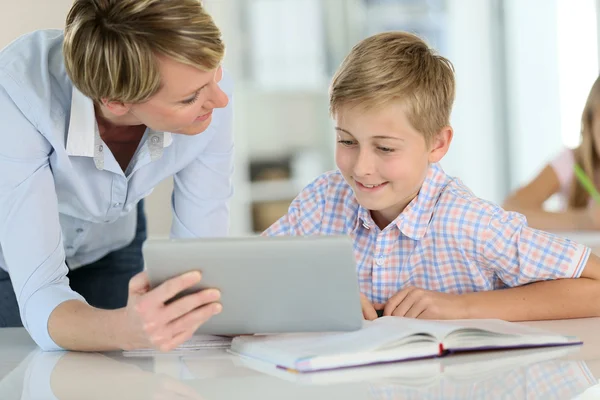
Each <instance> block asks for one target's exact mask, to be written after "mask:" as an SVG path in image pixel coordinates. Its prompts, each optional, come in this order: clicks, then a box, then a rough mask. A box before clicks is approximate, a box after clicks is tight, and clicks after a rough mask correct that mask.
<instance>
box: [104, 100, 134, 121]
mask: <svg viewBox="0 0 600 400" xmlns="http://www.w3.org/2000/svg"><path fill="white" fill-rule="evenodd" d="M102 105H103V106H104V108H106V109H107V110H108V111H110V112H111V113H113V114H114V115H116V116H117V117H122V116H123V115H126V114H127V113H128V112H129V110H131V104H126V103H122V102H120V101H114V100H108V99H102Z"/></svg>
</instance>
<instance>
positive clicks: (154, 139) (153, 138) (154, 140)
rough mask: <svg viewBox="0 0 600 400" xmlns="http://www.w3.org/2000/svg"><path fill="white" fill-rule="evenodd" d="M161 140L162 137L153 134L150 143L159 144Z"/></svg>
mask: <svg viewBox="0 0 600 400" xmlns="http://www.w3.org/2000/svg"><path fill="white" fill-rule="evenodd" d="M159 140H160V139H159V138H158V136H152V139H150V143H152V144H158V142H159Z"/></svg>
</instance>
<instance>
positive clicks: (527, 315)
mask: <svg viewBox="0 0 600 400" xmlns="http://www.w3.org/2000/svg"><path fill="white" fill-rule="evenodd" d="M459 297H462V299H461V300H463V301H464V304H465V311H466V314H467V315H466V317H467V318H499V319H504V320H509V321H530V320H544V319H567V318H584V317H599V316H600V258H598V257H597V256H596V255H594V254H592V255H590V258H589V259H588V261H587V263H586V265H585V268H584V270H583V272H582V274H581V277H580V278H577V279H558V280H554V281H543V282H535V283H530V284H528V285H525V286H520V287H514V288H509V289H503V290H494V291H489V292H478V293H467V294H463V295H459Z"/></svg>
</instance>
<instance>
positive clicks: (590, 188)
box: [575, 164, 600, 204]
mask: <svg viewBox="0 0 600 400" xmlns="http://www.w3.org/2000/svg"><path fill="white" fill-rule="evenodd" d="M575 177H576V178H577V180H578V181H579V183H581V186H583V188H584V189H585V190H586V191H587V192H588V193H589V195H590V196H591V198H592V199H594V201H595V202H596V203H598V204H600V193H598V191H597V190H596V187H595V186H594V184H593V183H592V181H591V180H590V178H589V177H588V176H587V174H586V173H585V171H584V170H583V168H581V167H580V166H579V165H577V164H575Z"/></svg>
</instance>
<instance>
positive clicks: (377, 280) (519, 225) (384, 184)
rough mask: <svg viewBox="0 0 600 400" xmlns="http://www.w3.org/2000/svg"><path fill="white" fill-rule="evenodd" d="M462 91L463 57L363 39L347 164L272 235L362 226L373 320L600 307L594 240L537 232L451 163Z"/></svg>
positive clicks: (549, 313) (350, 78) (334, 88)
mask: <svg viewBox="0 0 600 400" xmlns="http://www.w3.org/2000/svg"><path fill="white" fill-rule="evenodd" d="M454 92H455V83H454V72H453V67H452V64H451V63H450V62H449V61H448V60H447V59H445V58H443V57H441V56H439V55H436V54H435V53H434V52H433V51H432V50H431V49H429V48H428V46H427V45H426V44H425V43H424V42H423V41H422V40H421V39H419V38H418V37H416V36H414V35H412V34H408V33H404V32H387V33H381V34H378V35H375V36H372V37H369V38H367V39H365V40H363V41H362V42H360V43H359V44H357V45H356V46H355V47H354V48H353V49H352V51H351V52H350V54H349V55H348V56H347V57H346V59H345V60H344V62H343V63H342V65H341V66H340V68H339V70H338V71H337V73H336V75H335V76H334V78H333V82H332V85H331V90H330V110H331V114H332V116H333V118H334V119H335V123H336V124H335V125H336V126H335V131H336V135H337V145H336V157H335V158H336V164H337V166H338V169H339V170H338V171H334V172H328V173H325V174H323V175H321V176H320V177H318V178H317V179H315V180H314V181H313V182H312V183H311V184H310V185H308V186H307V187H306V188H305V189H304V190H303V191H302V192H301V193H300V195H299V196H298V197H297V198H296V199H295V200H294V201H293V203H292V204H291V206H290V208H289V211H288V214H287V215H285V216H283V217H282V218H281V219H280V220H279V221H277V222H276V223H275V224H274V225H273V226H271V227H270V228H269V229H268V230H267V231H265V233H264V234H265V235H334V234H348V235H350V236H351V237H352V238H353V240H354V252H355V258H356V262H357V272H358V279H359V285H360V289H361V292H362V306H363V314H364V316H365V318H367V319H374V318H376V317H377V310H382V311H383V314H384V315H394V316H406V317H416V318H435V319H454V318H501V319H505V320H539V319H559V318H576V317H589V316H598V315H600V281H599V279H600V263H599V260H598V258H597V257H596V256H594V255H592V254H591V253H590V249H588V248H586V247H584V246H582V245H579V244H577V243H574V242H572V241H569V240H566V239H562V238H559V237H556V236H553V235H551V234H548V233H545V232H542V231H539V230H535V229H532V228H530V227H528V226H527V222H526V220H525V218H524V217H523V216H522V215H520V214H517V213H512V212H507V211H505V210H503V209H502V208H500V207H499V206H497V205H495V204H493V203H490V202H488V201H485V200H482V199H480V198H477V197H476V196H475V195H474V194H473V193H472V192H471V191H469V189H468V188H467V187H465V186H464V185H463V183H462V182H461V181H460V180H458V179H455V178H452V177H450V176H448V175H446V174H445V173H444V171H443V170H442V168H441V167H440V165H439V164H438V162H439V161H440V160H441V159H442V158H443V157H444V155H445V154H446V152H447V151H448V148H449V146H450V142H451V140H452V136H453V131H452V128H451V127H450V113H451V109H452V103H453V100H454ZM474 167H476V166H474ZM479 167H481V166H479ZM315 278H318V277H315ZM570 278H578V279H570ZM497 289H504V290H497Z"/></svg>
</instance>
